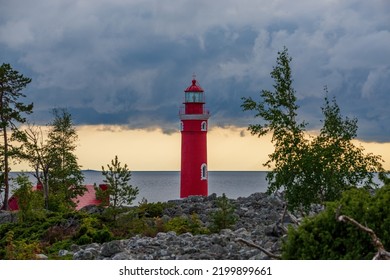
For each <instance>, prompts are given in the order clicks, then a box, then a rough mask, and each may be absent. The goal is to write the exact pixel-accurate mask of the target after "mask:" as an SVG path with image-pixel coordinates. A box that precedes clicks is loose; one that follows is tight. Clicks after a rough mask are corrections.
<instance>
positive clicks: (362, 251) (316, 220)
mask: <svg viewBox="0 0 390 280" xmlns="http://www.w3.org/2000/svg"><path fill="white" fill-rule="evenodd" d="M339 207H341V208H340V210H338V209H339ZM337 211H340V214H343V215H348V216H350V217H351V218H353V219H355V220H357V221H358V222H359V223H361V224H363V225H365V226H367V227H369V228H371V229H372V230H373V231H374V232H375V233H376V235H377V236H378V237H379V238H380V239H381V241H382V243H383V245H384V246H385V248H389V247H390V186H389V185H387V186H384V187H382V188H381V189H379V190H377V191H376V193H375V194H374V195H371V194H370V193H369V191H367V190H365V189H351V190H348V191H346V192H344V193H343V195H342V198H341V199H340V200H338V201H335V202H331V203H328V204H327V207H326V209H325V211H324V212H322V213H320V214H318V215H317V216H315V217H312V218H307V219H305V220H304V221H303V223H302V224H301V225H300V226H299V227H298V228H297V229H294V228H293V227H290V228H289V231H288V235H287V240H286V241H285V242H284V244H283V247H282V251H283V254H282V256H283V258H285V259H372V258H373V256H374V255H375V252H376V249H375V247H374V246H373V244H372V241H371V239H370V237H369V236H368V234H367V233H365V232H362V231H360V230H359V229H357V228H356V227H355V226H354V225H351V224H345V223H341V222H338V221H337V220H336V212H337Z"/></svg>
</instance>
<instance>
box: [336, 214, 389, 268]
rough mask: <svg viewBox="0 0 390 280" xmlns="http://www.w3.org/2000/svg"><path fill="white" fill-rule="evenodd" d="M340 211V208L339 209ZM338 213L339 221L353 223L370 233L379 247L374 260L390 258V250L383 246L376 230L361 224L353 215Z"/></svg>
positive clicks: (375, 245)
mask: <svg viewBox="0 0 390 280" xmlns="http://www.w3.org/2000/svg"><path fill="white" fill-rule="evenodd" d="M338 212H339V209H338ZM338 214H339V213H337V216H338V217H337V220H338V221H339V222H344V223H351V224H353V225H354V226H356V227H357V228H359V229H360V230H362V231H364V232H366V233H368V234H369V235H370V237H371V240H372V243H373V244H374V247H375V248H376V249H377V253H376V254H375V256H374V258H373V260H390V252H388V251H386V249H385V247H384V246H383V244H382V242H381V240H380V239H379V238H378V236H377V235H376V234H375V232H374V231H373V230H372V229H370V228H368V227H365V226H363V225H362V224H360V223H359V222H357V221H356V220H354V219H352V218H351V217H348V216H346V215H338Z"/></svg>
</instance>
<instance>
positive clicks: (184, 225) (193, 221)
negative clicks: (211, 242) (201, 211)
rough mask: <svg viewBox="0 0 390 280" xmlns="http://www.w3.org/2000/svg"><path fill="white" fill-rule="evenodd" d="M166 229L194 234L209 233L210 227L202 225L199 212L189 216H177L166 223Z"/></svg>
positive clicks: (178, 232)
mask: <svg viewBox="0 0 390 280" xmlns="http://www.w3.org/2000/svg"><path fill="white" fill-rule="evenodd" d="M164 230H165V231H174V232H176V233H177V234H182V233H186V232H190V233H192V234H207V233H209V231H208V229H207V228H205V227H204V226H203V225H202V222H201V221H200V220H199V217H198V215H197V214H195V213H194V214H192V215H191V216H190V217H189V218H187V217H175V218H172V219H171V220H169V221H168V222H166V223H165V224H164Z"/></svg>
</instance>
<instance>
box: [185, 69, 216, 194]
mask: <svg viewBox="0 0 390 280" xmlns="http://www.w3.org/2000/svg"><path fill="white" fill-rule="evenodd" d="M184 92H185V97H184V107H183V108H182V109H181V110H180V120H181V122H180V130H181V172H180V197H181V198H184V197H188V196H190V195H202V196H207V194H208V172H207V129H208V124H207V120H208V119H209V117H210V114H209V112H208V111H207V110H206V109H205V96H204V91H203V89H202V88H201V87H200V86H199V84H198V83H197V81H196V80H195V77H193V80H192V85H190V86H189V87H188V88H187V89H186V90H185V91H184Z"/></svg>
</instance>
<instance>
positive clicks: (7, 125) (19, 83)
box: [0, 63, 33, 209]
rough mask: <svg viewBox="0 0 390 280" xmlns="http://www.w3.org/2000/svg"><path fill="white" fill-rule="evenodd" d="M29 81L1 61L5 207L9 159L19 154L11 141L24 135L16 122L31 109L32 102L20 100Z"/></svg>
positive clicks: (0, 128)
mask: <svg viewBox="0 0 390 280" xmlns="http://www.w3.org/2000/svg"><path fill="white" fill-rule="evenodd" d="M30 82H31V79H30V78H27V77H24V76H23V75H22V74H19V72H18V71H16V70H14V69H12V67H11V65H10V64H6V63H3V64H2V65H1V66H0V132H1V134H2V138H3V139H2V140H3V141H2V143H1V144H0V151H1V161H2V164H1V167H2V168H1V170H2V176H1V179H2V182H1V184H0V188H1V187H4V203H3V206H4V208H5V209H8V199H9V172H10V170H11V169H10V159H12V158H16V157H18V154H19V147H17V146H13V145H12V144H11V141H20V140H21V139H22V138H23V137H24V136H23V133H21V132H20V130H19V129H18V126H17V124H23V123H25V122H26V119H25V117H23V114H31V113H32V109H33V104H32V103H31V104H27V105H26V104H24V103H23V102H21V99H22V98H24V97H26V95H25V94H23V93H22V90H23V89H24V88H25V87H26V86H27V85H28V84H29V83H30Z"/></svg>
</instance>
